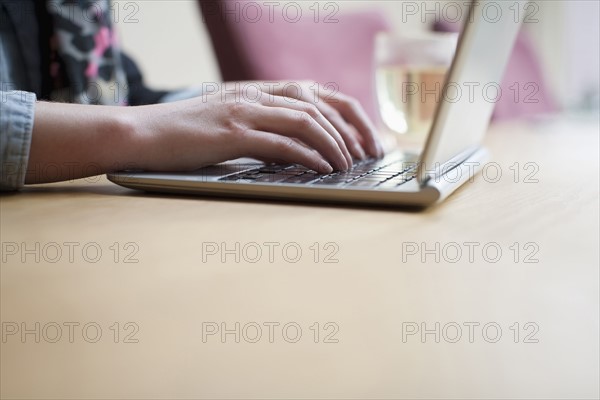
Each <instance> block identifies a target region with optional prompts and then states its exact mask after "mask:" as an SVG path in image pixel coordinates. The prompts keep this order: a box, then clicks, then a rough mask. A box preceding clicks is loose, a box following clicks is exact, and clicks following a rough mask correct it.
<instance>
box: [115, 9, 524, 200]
mask: <svg viewBox="0 0 600 400" xmlns="http://www.w3.org/2000/svg"><path fill="white" fill-rule="evenodd" d="M516 3H519V4H518V6H519V7H521V8H520V9H521V10H525V6H526V4H527V1H518V2H505V1H501V2H496V1H489V0H479V1H473V2H472V3H471V4H470V7H469V17H468V18H467V19H466V21H465V26H464V29H463V31H462V34H461V37H460V40H459V42H458V46H457V50H456V54H455V56H454V60H453V62H452V65H451V67H450V70H449V73H448V76H447V78H446V82H445V84H444V87H443V89H442V96H441V98H440V101H439V103H438V105H437V109H436V113H435V116H434V120H433V124H432V127H431V130H430V132H429V134H428V137H427V140H426V143H425V147H424V149H423V150H422V152H421V153H420V154H411V153H407V152H403V151H402V150H401V149H398V150H396V151H393V152H391V153H389V154H388V155H386V156H385V157H384V158H383V159H379V160H375V159H368V160H365V161H357V162H355V163H354V166H353V168H352V169H351V170H349V171H345V172H334V173H331V174H326V175H323V174H318V173H316V172H314V171H311V170H309V169H307V168H304V167H302V166H298V165H290V164H286V165H284V164H281V165H279V164H265V163H262V162H258V161H255V160H252V159H238V160H234V161H229V162H226V163H222V164H218V165H214V166H210V167H205V168H201V169H199V170H197V171H194V172H190V173H159V172H135V171H122V172H117V173H111V174H108V179H109V180H110V181H112V182H114V183H116V184H118V185H121V186H124V187H127V188H132V189H139V190H144V191H149V192H162V193H177V194H191V195H200V196H217V197H236V198H254V199H268V200H287V201H290V200H291V201H301V202H324V203H338V204H353V205H369V206H375V205H377V206H392V207H394V206H398V207H400V206H413V207H419V208H425V207H428V206H430V205H433V204H436V203H439V202H442V201H443V200H444V199H446V198H447V197H448V196H449V195H451V194H452V193H453V192H454V191H455V190H456V189H458V188H459V187H460V186H462V185H463V184H465V183H466V182H468V181H470V180H471V179H472V178H473V177H474V175H475V174H476V173H477V172H478V171H479V170H480V169H481V168H482V167H483V166H484V163H485V162H486V160H487V159H488V153H487V151H486V150H485V149H484V148H483V147H482V140H483V137H484V135H485V133H486V131H487V128H488V125H489V121H490V118H491V115H492V112H493V109H494V104H495V103H494V101H491V100H490V96H489V94H488V93H486V91H487V92H489V91H490V90H489V88H490V87H491V86H495V87H498V86H499V83H500V82H501V79H502V77H503V75H504V70H505V68H506V65H507V63H508V59H509V57H510V54H511V51H512V48H513V45H514V42H515V40H516V37H517V34H518V31H519V29H520V26H521V21H520V20H519V18H516V16H518V14H525V13H524V12H521V13H515V12H514V10H515V4H516ZM485 88H487V89H485ZM484 89H485V90H484Z"/></svg>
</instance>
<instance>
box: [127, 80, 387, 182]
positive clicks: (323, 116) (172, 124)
mask: <svg viewBox="0 0 600 400" xmlns="http://www.w3.org/2000/svg"><path fill="white" fill-rule="evenodd" d="M227 85H228V86H227V88H228V89H229V88H230V85H234V87H235V85H236V84H227ZM310 85H311V83H301V84H299V87H300V88H301V90H294V88H291V89H289V86H288V90H286V92H289V96H283V94H287V93H283V91H284V84H281V85H277V86H273V85H272V84H267V83H252V84H250V85H247V84H244V83H241V84H240V85H238V86H239V87H243V88H244V90H243V91H240V92H236V93H231V92H230V91H226V92H221V91H218V92H213V93H210V94H205V95H203V96H200V97H197V98H193V99H189V100H185V101H179V102H175V103H170V104H160V105H152V106H144V107H132V108H131V109H130V110H131V112H132V113H134V120H135V121H136V126H137V128H136V130H137V131H138V132H139V136H140V138H141V141H140V145H141V148H140V150H141V151H140V152H139V153H138V154H139V156H140V159H139V160H138V161H139V163H140V165H141V167H142V168H144V169H147V170H160V171H181V170H194V169H197V168H200V167H202V166H205V165H211V164H216V163H219V162H223V161H227V160H231V159H235V158H239V157H253V158H257V159H261V160H266V161H273V162H285V163H296V164H301V165H304V166H305V167H307V168H310V169H313V170H315V171H318V172H320V173H330V172H332V171H333V170H334V169H336V170H347V169H348V168H350V167H351V166H352V156H354V157H356V158H364V157H365V151H366V153H368V154H369V155H371V156H374V157H380V156H382V154H383V151H382V150H381V145H380V144H379V142H378V140H377V137H376V133H375V129H374V128H373V124H372V123H371V122H370V121H369V119H368V118H367V117H366V114H365V112H364V111H363V110H362V108H361V107H360V105H359V104H358V102H356V100H354V99H352V98H349V97H347V96H345V95H342V94H336V95H335V96H330V97H327V92H326V91H325V90H321V91H320V92H321V93H320V95H319V96H313V95H314V94H315V93H314V90H311V89H310ZM311 97H314V98H311Z"/></svg>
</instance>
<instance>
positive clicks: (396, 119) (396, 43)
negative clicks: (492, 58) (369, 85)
mask: <svg viewBox="0 0 600 400" xmlns="http://www.w3.org/2000/svg"><path fill="white" fill-rule="evenodd" d="M456 44H457V34H454V33H413V34H398V33H387V32H382V33H380V34H378V35H377V38H376V45H375V49H376V51H375V53H376V54H375V57H376V60H375V62H376V76H375V81H376V82H375V83H376V88H377V100H378V103H379V109H380V113H381V119H382V122H383V124H384V125H385V128H387V130H389V131H391V132H392V133H394V136H395V137H396V139H397V141H398V142H400V143H402V144H405V145H406V144H408V145H414V146H417V147H418V146H422V145H423V144H424V141H425V139H426V137H427V133H428V132H429V129H430V128H431V123H432V121H433V116H434V114H435V110H436V108H437V104H438V103H439V100H440V97H441V92H442V88H443V85H444V82H445V79H446V75H447V73H448V69H449V67H450V64H451V63H452V58H453V57H454V53H455V50H456Z"/></svg>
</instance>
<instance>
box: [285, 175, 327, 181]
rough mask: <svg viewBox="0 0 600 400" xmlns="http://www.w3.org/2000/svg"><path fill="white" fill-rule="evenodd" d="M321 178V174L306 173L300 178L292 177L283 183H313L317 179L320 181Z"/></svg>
mask: <svg viewBox="0 0 600 400" xmlns="http://www.w3.org/2000/svg"><path fill="white" fill-rule="evenodd" d="M321 177H322V175H319V174H314V173H306V174H302V175H300V176H292V177H290V178H288V179H286V180H285V181H283V183H311V182H313V181H315V180H317V179H320V178H321Z"/></svg>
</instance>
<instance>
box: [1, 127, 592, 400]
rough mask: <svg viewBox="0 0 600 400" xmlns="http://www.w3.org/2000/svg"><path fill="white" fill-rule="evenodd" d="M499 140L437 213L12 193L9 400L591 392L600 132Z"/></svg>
mask: <svg viewBox="0 0 600 400" xmlns="http://www.w3.org/2000/svg"><path fill="white" fill-rule="evenodd" d="M487 146H488V147H489V149H490V150H491V152H492V154H493V162H494V163H495V164H490V165H488V166H487V167H486V169H485V175H483V174H480V175H479V176H478V177H477V179H476V181H475V182H474V183H472V184H468V185H466V186H465V187H463V188H462V189H460V190H459V191H458V192H457V193H456V194H455V195H453V196H452V197H451V198H450V199H449V200H448V201H447V202H446V203H444V204H442V205H441V206H438V207H435V208H432V209H428V210H426V211H425V212H414V211H402V210H381V209H380V210H372V209H365V208H341V207H332V206H314V205H312V206H311V205H301V204H279V203H272V202H264V203H263V202H257V201H252V202H251V201H240V200H219V199H202V198H192V197H177V196H161V195H149V194H144V193H138V192H134V191H130V190H127V189H124V188H120V187H118V186H114V185H112V184H111V183H109V182H108V181H107V180H106V179H105V178H94V179H87V180H80V181H75V182H65V183H59V184H52V185H43V186H37V187H28V188H26V189H25V190H23V191H22V192H21V193H19V194H13V195H5V196H2V197H1V200H0V201H1V206H0V211H1V230H0V233H1V235H2V258H3V259H2V267H1V300H2V302H1V320H2V335H3V336H2V343H1V386H2V389H1V395H2V398H59V397H68V398H289V397H293V398H312V397H319V398H367V397H368V398H492V397H493V398H510V397H519V398H534V397H535V398H550V397H552V398H562V397H565V398H597V397H598V395H599V385H598V375H599V372H600V371H599V345H598V338H599V318H598V315H599V310H598V308H599V297H598V296H599V291H598V287H599V274H598V264H599V262H598V261H599V257H598V243H599V240H598V239H599V237H598V235H599V234H598V232H599V230H598V178H599V177H598V170H599V166H598V160H599V155H598V124H597V123H591V124H590V123H586V124H583V123H576V122H573V121H571V122H552V123H550V122H549V123H544V124H541V125H540V124H538V125H535V126H533V125H530V124H504V125H497V126H495V127H494V128H493V129H491V133H490V135H488V138H487ZM497 172H501V173H502V176H501V178H500V179H499V180H497V178H496V174H497ZM236 246H237V247H236ZM271 251H272V253H271ZM59 252H60V253H59ZM259 252H260V253H259ZM498 252H501V253H498ZM36 257H38V258H39V259H38V260H36ZM236 257H239V260H236ZM223 258H224V260H223ZM436 258H439V259H437V260H436ZM223 261H224V262H223ZM238 261H239V262H238ZM36 324H38V325H36ZM59 334H60V336H59ZM36 340H39V343H37V342H36ZM237 341H239V342H237Z"/></svg>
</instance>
